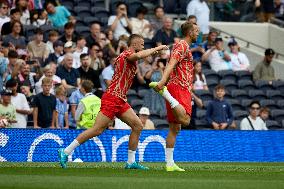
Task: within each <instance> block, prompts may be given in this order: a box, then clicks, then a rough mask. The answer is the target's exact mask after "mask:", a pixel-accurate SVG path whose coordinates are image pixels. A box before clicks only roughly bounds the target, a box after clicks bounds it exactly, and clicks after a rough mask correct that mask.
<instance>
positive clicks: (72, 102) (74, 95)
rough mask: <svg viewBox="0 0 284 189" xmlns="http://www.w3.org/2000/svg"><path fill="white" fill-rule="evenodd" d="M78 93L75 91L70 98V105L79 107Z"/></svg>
mask: <svg viewBox="0 0 284 189" xmlns="http://www.w3.org/2000/svg"><path fill="white" fill-rule="evenodd" d="M76 92H77V91H74V92H73V93H72V94H71V96H70V97H69V103H70V104H73V105H77V104H78V103H77V100H76Z"/></svg>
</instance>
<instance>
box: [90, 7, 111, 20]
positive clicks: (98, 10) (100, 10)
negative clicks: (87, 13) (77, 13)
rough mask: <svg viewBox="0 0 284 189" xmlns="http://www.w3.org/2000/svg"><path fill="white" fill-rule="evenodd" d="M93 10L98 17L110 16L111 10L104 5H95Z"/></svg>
mask: <svg viewBox="0 0 284 189" xmlns="http://www.w3.org/2000/svg"><path fill="white" fill-rule="evenodd" d="M91 12H92V13H93V15H94V16H95V17H97V18H105V17H109V12H108V11H107V10H106V9H105V8H103V7H93V8H92V9H91Z"/></svg>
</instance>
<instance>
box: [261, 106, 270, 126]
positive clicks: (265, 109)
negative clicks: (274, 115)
mask: <svg viewBox="0 0 284 189" xmlns="http://www.w3.org/2000/svg"><path fill="white" fill-rule="evenodd" d="M269 114H270V110H269V108H268V107H266V106H265V107H262V108H260V111H259V117H260V118H261V119H262V120H263V121H264V123H266V120H268V118H269Z"/></svg>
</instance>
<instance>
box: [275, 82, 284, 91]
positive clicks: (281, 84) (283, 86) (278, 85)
mask: <svg viewBox="0 0 284 189" xmlns="http://www.w3.org/2000/svg"><path fill="white" fill-rule="evenodd" d="M272 85H273V87H274V88H275V89H277V90H280V91H281V92H282V93H283V92H284V81H280V80H277V81H273V82H272Z"/></svg>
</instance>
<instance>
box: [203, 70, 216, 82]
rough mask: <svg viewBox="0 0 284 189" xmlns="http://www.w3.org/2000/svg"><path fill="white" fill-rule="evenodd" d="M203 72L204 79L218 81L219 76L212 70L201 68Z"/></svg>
mask: <svg viewBox="0 0 284 189" xmlns="http://www.w3.org/2000/svg"><path fill="white" fill-rule="evenodd" d="M203 73H204V75H205V77H206V80H207V81H209V80H215V81H219V79H220V77H219V75H218V74H217V73H216V72H215V71H214V70H203Z"/></svg>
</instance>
